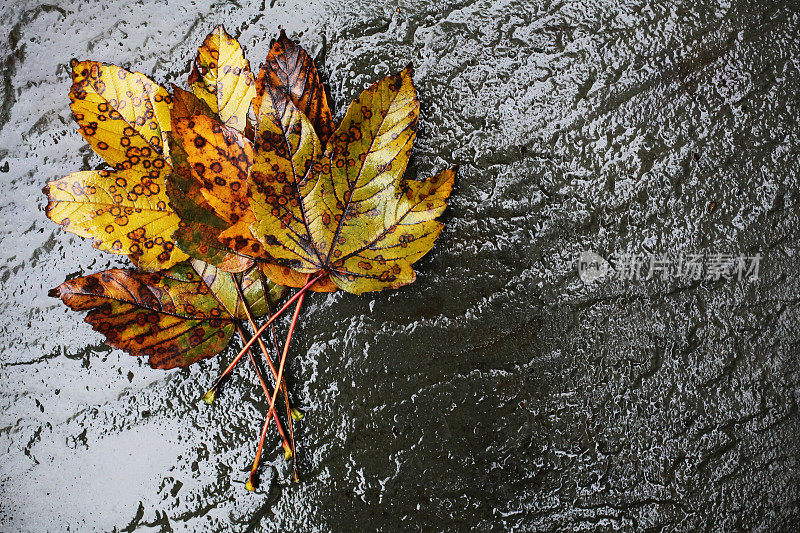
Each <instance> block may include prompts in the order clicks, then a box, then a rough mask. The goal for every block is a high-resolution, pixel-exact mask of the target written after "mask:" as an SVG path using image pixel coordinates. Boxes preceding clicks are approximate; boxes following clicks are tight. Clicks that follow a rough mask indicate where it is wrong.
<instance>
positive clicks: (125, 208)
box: [45, 26, 454, 489]
mask: <svg viewBox="0 0 800 533" xmlns="http://www.w3.org/2000/svg"><path fill="white" fill-rule="evenodd" d="M72 69H73V85H72V89H71V91H70V94H69V96H70V100H71V102H72V103H71V108H72V111H73V114H74V116H75V119H76V121H77V122H78V124H79V125H80V132H81V134H82V135H83V136H84V137H85V139H86V140H87V141H88V142H89V144H90V145H91V146H92V148H93V149H94V150H95V151H96V152H97V153H98V154H99V155H100V156H101V157H102V158H103V159H104V160H105V161H106V162H107V163H108V165H109V167H108V168H106V169H102V170H90V171H84V172H75V173H73V174H70V175H68V176H66V177H64V178H61V179H59V180H56V181H53V182H50V183H48V185H47V187H46V188H45V192H46V194H47V195H48V199H49V203H48V205H47V216H48V217H49V218H50V219H52V220H53V221H55V222H57V223H59V224H61V226H62V227H63V228H64V229H65V230H67V231H69V232H72V233H74V234H77V235H80V236H83V237H91V238H92V239H94V243H95V246H96V247H97V248H99V249H101V250H105V251H110V252H114V253H117V254H123V255H127V256H129V257H130V259H131V260H132V261H133V263H134V264H135V265H136V266H137V267H138V269H111V270H107V271H105V272H101V273H98V274H92V275H88V276H84V277H80V278H76V279H72V280H69V281H66V282H65V283H63V284H62V285H60V286H59V287H57V288H56V289H53V291H51V295H53V296H57V297H59V298H61V299H62V300H63V301H64V303H66V304H67V305H68V306H69V307H70V308H72V309H74V310H88V311H89V313H88V315H87V317H86V321H87V322H88V323H89V324H91V325H92V327H93V328H94V329H95V330H97V331H99V332H100V333H102V334H103V335H105V336H106V337H107V339H108V342H109V343H110V344H111V345H113V346H115V347H118V348H121V349H123V350H125V351H127V352H129V353H131V354H133V355H142V356H148V357H149V362H150V365H151V366H153V367H154V368H174V367H179V366H186V365H189V364H191V363H193V362H195V361H198V360H200V359H202V358H205V357H210V356H213V355H216V354H217V353H219V352H221V351H222V350H223V349H224V348H225V347H226V346H227V344H228V342H229V340H230V338H231V337H232V336H233V333H234V332H237V333H238V334H239V335H240V337H241V338H242V342H243V343H244V348H243V349H242V350H241V351H240V352H239V354H238V355H237V356H236V357H235V358H234V359H233V361H232V362H231V363H230V365H229V366H228V368H227V369H226V370H225V372H223V374H222V375H221V376H220V378H219V379H218V380H217V381H216V383H215V384H214V386H213V387H212V388H211V390H210V391H209V393H208V394H206V396H205V397H204V399H205V400H207V401H208V402H209V403H210V402H211V401H213V399H214V396H215V394H216V392H217V390H218V388H219V386H220V384H221V383H222V382H223V379H224V378H225V376H227V375H228V374H229V373H230V371H231V370H232V369H233V368H234V366H235V365H236V364H237V363H238V361H239V360H240V359H241V358H242V357H243V356H244V355H245V354H247V356H248V358H249V359H250V361H251V363H252V365H253V367H254V369H255V370H256V374H257V376H258V378H259V382H260V386H261V388H262V389H263V390H264V393H265V394H266V395H267V397H268V398H270V409H269V412H268V414H267V418H266V421H265V423H264V425H263V427H262V431H261V438H260V439H259V445H258V451H257V454H256V460H255V461H254V465H253V469H252V472H251V477H250V480H249V482H248V488H250V489H252V488H253V486H254V483H255V473H256V470H257V467H258V461H259V458H260V455H261V450H262V447H263V444H264V438H265V436H266V433H267V429H268V427H269V423H270V420H273V419H274V421H275V425H276V427H277V429H278V433H279V435H280V437H281V440H282V443H283V447H284V453H285V455H286V457H287V458H288V457H290V456H291V457H294V455H295V453H294V436H293V435H294V432H293V428H292V424H293V419H297V418H298V417H299V412H298V411H296V410H293V409H292V408H291V406H290V403H289V396H288V393H287V387H286V383H285V379H284V377H283V371H284V364H285V361H286V355H287V352H288V348H289V343H290V341H291V337H292V333H293V331H294V328H295V324H296V322H297V317H298V314H299V311H300V307H301V305H302V302H303V298H304V296H305V293H306V291H307V290H311V291H318V292H320V291H322V292H331V291H335V290H338V289H342V290H345V291H347V292H351V293H356V294H359V293H362V292H365V291H375V290H382V289H386V288H395V287H400V286H402V285H405V284H408V283H411V282H412V281H414V278H415V273H414V270H413V268H412V267H411V265H412V263H414V262H415V261H416V260H418V259H419V258H420V257H422V256H423V255H424V254H425V253H427V252H428V251H429V250H430V249H431V247H432V246H433V243H434V241H435V239H436V238H437V237H438V235H439V234H440V232H441V230H442V224H441V223H440V222H439V221H437V220H436V218H437V217H438V216H439V215H440V214H441V213H442V212H443V211H444V209H445V207H446V201H447V198H448V197H449V195H450V192H451V190H452V187H453V180H454V170H445V171H444V172H442V173H440V174H438V175H436V176H433V177H431V178H428V179H426V180H424V181H416V180H405V179H404V178H403V173H404V171H405V168H406V166H407V163H408V159H409V155H410V152H411V148H412V144H413V142H414V139H415V136H416V128H417V120H418V116H419V100H418V99H417V95H416V91H415V89H414V86H413V84H412V79H411V75H412V70H411V68H410V67H408V68H406V69H405V70H403V71H402V72H400V73H398V74H395V75H391V76H387V77H386V78H384V79H382V80H381V81H379V82H377V83H375V84H374V85H372V86H371V87H369V88H367V89H366V90H364V91H363V92H362V93H361V95H360V96H359V97H358V99H357V100H355V101H354V102H353V103H352V104H351V105H350V107H349V108H348V109H347V112H346V114H345V116H344V118H343V119H342V121H341V123H340V124H339V126H338V128H336V129H334V127H333V121H332V116H331V111H330V106H329V104H328V100H327V96H326V92H325V90H324V87H323V86H322V84H321V82H320V79H319V75H318V72H317V69H316V67H315V65H314V62H313V60H312V59H311V58H310V57H309V56H308V54H307V53H306V52H305V51H304V50H303V49H302V48H301V47H300V46H298V45H297V44H296V43H294V42H293V41H291V40H290V39H288V38H287V37H286V35H285V33H283V32H282V33H281V36H280V38H279V39H278V40H277V41H275V42H274V43H273V45H272V48H271V50H270V52H269V55H268V56H267V60H266V62H265V63H264V65H262V67H261V69H260V72H259V74H258V77H257V78H256V77H255V76H254V75H253V73H252V72H251V70H250V67H249V63H248V61H247V59H246V58H245V56H244V53H243V51H242V48H241V46H240V45H239V43H238V42H237V41H236V40H235V39H233V38H232V37H231V36H229V35H228V34H227V33H226V32H225V30H224V29H223V28H222V27H221V26H220V27H218V28H216V29H215V30H213V31H212V32H211V33H210V34H209V35H208V37H207V38H206V39H205V41H204V43H203V45H202V46H201V47H200V49H199V52H198V54H197V57H196V58H195V59H194V61H193V64H192V70H191V74H190V76H189V86H190V89H191V90H190V91H185V90H183V89H181V88H179V87H176V86H174V85H173V86H172V92H171V94H170V93H169V92H168V91H167V90H166V89H164V88H163V87H160V86H159V85H157V84H156V83H155V82H154V81H152V80H150V79H149V78H148V77H146V76H144V75H143V74H140V73H138V72H129V71H127V70H124V69H122V68H119V67H116V66H113V65H107V64H102V63H98V62H94V61H82V62H78V61H73V63H72ZM286 287H295V288H298V289H299V290H298V291H296V292H295V294H294V295H293V296H292V297H291V298H289V299H288V300H287V301H286V302H285V303H284V304H283V305H282V306H281V307H280V308H279V309H275V307H276V306H275V302H276V301H278V299H280V298H281V296H282V295H283V293H284V291H285V288H286ZM291 305H295V309H294V313H293V316H292V320H291V323H290V325H289V329H288V333H287V336H286V340H285V342H284V343H283V346H282V347H280V346H279V344H278V342H277V337H276V335H275V332H274V329H273V331H272V341H273V342H272V346H271V348H268V347H267V345H266V343H265V342H264V341H263V340H262V339H261V335H262V334H263V333H264V332H265V330H266V329H267V328H268V327H271V326H272V325H273V322H274V321H275V319H276V318H277V317H279V316H280V315H281V313H283V312H284V311H285V310H286V309H288V308H289V307H290V306H291ZM263 316H269V318H268V319H267V320H266V321H264V322H263V324H261V325H259V324H257V322H256V320H257V319H258V318H260V317H263ZM242 321H247V322H248V323H249V325H250V327H251V328H252V329H253V330H254V331H255V335H254V336H252V337H250V338H248V337H247V335H246V333H245V332H244V330H243V328H242V325H241V324H240V322H242ZM273 327H274V326H273ZM256 342H258V344H259V347H260V349H261V352H262V353H263V355H264V360H265V361H266V362H267V365H268V366H269V370H270V374H271V376H272V380H273V383H272V384H271V385H272V390H270V384H268V383H267V380H265V379H264V373H265V372H263V371H262V368H261V363H260V362H259V361H258V360H257V359H256V358H255V357H254V356H253V354H252V353H251V351H250V348H251V347H252V345H253V344H254V343H256ZM273 349H274V352H273V353H274V354H275V355H277V354H278V353H280V360H279V362H278V364H277V365H276V364H275V362H274V361H273V359H272V357H271V355H270V352H271V351H272V350H273ZM279 390H280V391H282V394H283V397H284V400H285V407H286V409H285V416H284V418H285V424H288V429H289V431H288V436H287V432H286V431H284V427H285V424H284V423H282V422H281V417H279V416H278V413H277V410H276V409H275V402H276V399H277V395H278V391H279ZM295 475H296V470H295Z"/></svg>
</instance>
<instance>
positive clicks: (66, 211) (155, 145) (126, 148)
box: [44, 61, 188, 270]
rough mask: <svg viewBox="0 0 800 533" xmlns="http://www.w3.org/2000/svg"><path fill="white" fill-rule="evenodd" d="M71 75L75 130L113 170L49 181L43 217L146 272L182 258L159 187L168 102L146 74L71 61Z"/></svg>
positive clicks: (165, 166) (164, 170)
mask: <svg viewBox="0 0 800 533" xmlns="http://www.w3.org/2000/svg"><path fill="white" fill-rule="evenodd" d="M72 78H73V84H72V89H71V90H70V93H69V96H70V99H71V101H72V103H71V108H72V112H73V114H74V116H75V120H76V121H77V122H78V124H79V125H80V130H79V131H80V133H81V135H83V137H84V138H85V139H86V140H87V142H89V144H90V145H91V146H92V148H93V149H94V150H95V151H96V152H97V153H98V154H99V155H100V156H101V157H102V158H103V159H105V161H106V162H107V163H108V164H109V165H111V166H112V167H113V168H111V169H108V170H91V171H84V172H74V173H72V174H70V175H68V176H66V177H64V178H61V179H59V180H55V181H51V182H49V183H48V184H47V186H46V187H45V189H44V192H45V194H47V196H48V199H49V202H48V204H47V208H46V214H47V216H48V217H49V218H50V219H51V220H53V221H54V222H56V223H58V224H61V226H62V227H63V228H64V229H65V230H66V231H69V232H71V233H75V234H76V235H80V236H82V237H91V238H93V239H94V245H95V247H97V248H99V249H101V250H105V251H109V252H113V253H117V254H123V255H129V256H130V257H131V259H132V260H133V262H134V263H135V264H136V265H137V266H139V267H140V268H143V269H146V270H159V269H164V268H169V267H171V266H173V265H174V264H176V263H178V262H180V261H183V260H185V259H186V258H187V257H188V256H187V255H186V254H185V253H184V252H182V251H180V250H179V249H178V248H177V247H176V246H175V244H174V242H173V241H172V238H171V236H172V233H173V232H174V231H175V229H176V228H177V227H178V225H179V222H180V220H179V217H178V215H177V214H175V212H174V211H173V210H172V208H171V207H170V206H169V198H168V197H167V194H166V191H165V188H164V185H165V184H164V177H165V175H166V174H168V173H169V172H170V163H169V159H168V152H167V148H166V145H165V143H164V139H165V138H166V136H167V133H168V132H169V130H170V127H171V126H170V120H169V113H170V109H169V108H170V104H171V97H170V96H169V94H168V93H167V92H166V90H165V89H163V88H162V87H160V86H158V85H157V84H156V83H155V82H153V81H152V80H150V79H149V78H147V77H146V76H144V75H143V74H140V73H138V72H129V71H127V70H125V69H122V68H120V67H116V66H114V65H105V64H103V63H97V62H94V61H82V62H78V61H73V63H72Z"/></svg>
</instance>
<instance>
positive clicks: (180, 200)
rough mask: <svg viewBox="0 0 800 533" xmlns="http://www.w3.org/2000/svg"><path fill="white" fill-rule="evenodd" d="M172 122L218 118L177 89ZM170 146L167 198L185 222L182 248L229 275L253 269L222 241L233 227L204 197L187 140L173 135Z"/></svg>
mask: <svg viewBox="0 0 800 533" xmlns="http://www.w3.org/2000/svg"><path fill="white" fill-rule="evenodd" d="M173 100H174V105H173V108H172V121H173V126H174V124H175V123H176V122H177V121H179V120H181V119H187V118H191V117H194V116H198V115H204V116H206V117H213V116H215V115H214V113H213V112H211V110H210V109H209V108H208V106H207V105H206V104H205V103H204V102H203V101H202V100H200V99H198V98H197V97H196V96H194V95H193V94H192V93H190V92H187V91H184V90H182V89H179V88H178V87H175V86H173ZM169 146H170V151H171V153H172V167H173V171H172V173H171V174H170V175H168V176H167V178H166V182H167V195H168V196H169V199H170V206H171V207H172V208H173V209H174V210H175V212H176V213H177V214H178V215H179V216H180V218H181V224H180V226H179V227H178V228H177V229H176V230H175V233H173V235H172V238H173V240H174V241H175V242H176V244H177V245H178V247H179V248H180V249H181V250H182V251H183V252H185V253H187V254H189V256H190V257H193V258H195V259H200V260H202V261H205V262H206V263H210V264H212V265H214V266H216V267H217V268H220V269H222V270H225V271H228V272H242V271H244V270H247V269H248V268H249V267H250V266H252V264H253V261H252V260H251V259H249V258H247V257H244V256H242V255H241V254H238V253H236V252H235V251H232V250H228V249H226V248H225V247H224V246H223V245H222V243H220V241H219V234H220V233H221V232H222V231H224V230H225V229H227V228H228V227H229V226H230V223H229V222H227V221H226V220H224V219H222V218H221V217H219V216H218V215H217V214H216V213H215V211H214V209H213V207H212V206H211V204H210V203H209V202H208V200H207V199H206V197H205V196H204V195H203V193H202V190H201V189H202V188H203V182H202V180H201V179H200V178H199V177H198V175H197V174H196V173H195V171H194V170H193V169H192V166H191V164H190V163H189V158H188V155H187V152H186V148H185V146H184V144H183V137H181V136H178V135H175V134H173V133H172V132H170V135H169Z"/></svg>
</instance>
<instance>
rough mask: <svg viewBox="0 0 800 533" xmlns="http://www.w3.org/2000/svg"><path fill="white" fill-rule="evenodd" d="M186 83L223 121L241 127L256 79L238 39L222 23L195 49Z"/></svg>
mask: <svg viewBox="0 0 800 533" xmlns="http://www.w3.org/2000/svg"><path fill="white" fill-rule="evenodd" d="M189 85H190V86H191V87H192V92H194V94H195V95H196V96H197V97H198V98H200V99H201V100H203V101H204V102H205V103H206V104H208V106H209V108H211V110H212V111H213V112H214V113H216V114H218V115H219V118H220V120H222V122H224V123H225V124H227V125H228V126H231V127H233V128H236V129H238V130H240V131H244V129H245V126H246V125H247V112H248V110H249V109H250V104H251V102H252V100H253V96H255V79H254V78H253V73H252V72H251V71H250V63H249V61H247V59H246V58H245V57H244V51H243V50H242V47H241V46H240V45H239V42H238V41H237V40H236V39H234V38H233V37H231V36H230V35H228V32H226V31H225V28H223V27H222V26H218V27H216V28H214V30H212V32H211V33H209V34H208V36H207V37H206V39H205V41H204V42H203V45H202V46H201V47H200V49H199V50H198V53H197V58H196V59H195V61H194V63H193V64H192V72H191V74H190V75H189Z"/></svg>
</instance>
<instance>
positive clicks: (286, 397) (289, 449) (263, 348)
mask: <svg viewBox="0 0 800 533" xmlns="http://www.w3.org/2000/svg"><path fill="white" fill-rule="evenodd" d="M260 272H261V271H260V270H259V273H260ZM231 278H232V279H233V284H234V286H235V287H236V292H237V293H238V295H239V300H240V301H241V302H242V309H244V314H245V315H246V316H247V321H248V322H249V323H250V327H251V328H253V331H256V330H257V329H258V326H256V322H255V320H254V319H253V314H252V313H251V312H250V306H249V305H248V304H247V299H246V298H245V296H244V291H243V290H242V284H241V280H240V279H239V278H238V277H237V276H236V274H233V273H231ZM260 280H261V288H262V293H263V294H264V301H265V302H267V303H269V294H268V292H267V284H266V282H265V281H266V280H265V279H264V276H261V278H260ZM270 310H271V309H270ZM272 333H273V336H274V334H275V328H274V327H273V328H272ZM242 342H244V338H242ZM258 345H259V346H260V347H261V352H262V353H263V354H264V358H265V359H266V360H267V364H268V365H269V369H270V371H271V372H272V377H273V378H275V383H278V372H277V371H276V370H275V365H274V364H273V363H272V357H270V355H269V351H268V350H267V347H266V345H265V344H264V341H263V340H262V339H261V337H259V338H258ZM275 350H276V353H277V352H278V351H279V350H278V339H277V337H276V338H275ZM249 353H251V355H250V358H251V359H252V357H253V356H252V352H249ZM253 364H255V362H253ZM256 372H258V373H259V376H258V377H259V379H261V383H262V385H263V386H264V392H265V394H266V395H267V398H269V397H270V393H269V392H268V391H267V389H266V384H265V383H264V379H263V377H262V376H261V374H260V372H259V370H258V368H257V367H256ZM279 386H280V388H281V392H282V393H283V399H284V402H285V403H286V420H287V421H288V423H289V435H291V441H290V442H289V444H290V445H289V446H288V447H287V442H286V438H283V449H284V455H285V456H286V458H287V459H288V458H289V457H291V458H292V469H293V470H295V472H296V471H297V469H296V466H295V460H294V456H295V448H294V424H293V420H292V416H291V406H290V404H289V390H288V388H287V387H286V378H283V379H281V381H280V384H279ZM276 422H277V419H276ZM280 429H282V428H280V427H279V431H280Z"/></svg>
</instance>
